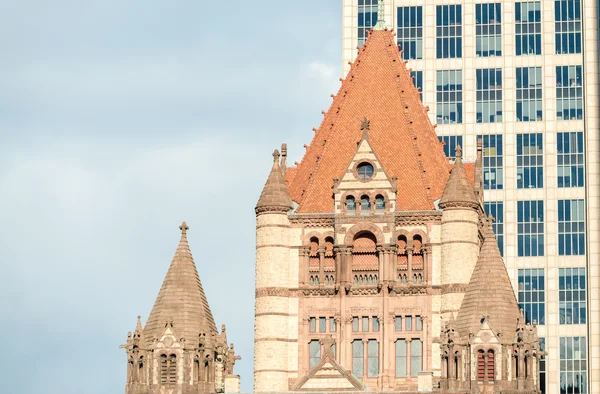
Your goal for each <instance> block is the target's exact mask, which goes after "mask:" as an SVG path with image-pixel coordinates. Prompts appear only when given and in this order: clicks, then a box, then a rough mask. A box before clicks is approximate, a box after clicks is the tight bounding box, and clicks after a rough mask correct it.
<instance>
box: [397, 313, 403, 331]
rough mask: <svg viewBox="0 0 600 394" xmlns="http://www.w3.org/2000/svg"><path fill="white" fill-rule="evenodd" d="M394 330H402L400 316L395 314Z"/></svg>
mask: <svg viewBox="0 0 600 394" xmlns="http://www.w3.org/2000/svg"><path fill="white" fill-rule="evenodd" d="M396 331H402V316H396Z"/></svg>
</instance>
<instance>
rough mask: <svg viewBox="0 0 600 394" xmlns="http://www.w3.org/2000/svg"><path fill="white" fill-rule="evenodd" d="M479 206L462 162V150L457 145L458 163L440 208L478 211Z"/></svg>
mask: <svg viewBox="0 0 600 394" xmlns="http://www.w3.org/2000/svg"><path fill="white" fill-rule="evenodd" d="M478 206H479V204H478V200H477V197H476V196H475V191H474V190H473V187H472V186H471V183H470V182H469V178H468V177H467V174H466V172H465V168H464V166H463V162H462V148H461V147H460V145H456V161H455V162H454V167H453V168H452V172H451V173H450V177H449V178H448V182H447V183H446V188H445V189H444V193H443V194H442V198H441V199H440V208H442V209H444V208H445V207H448V208H456V207H467V208H473V209H477V207H478Z"/></svg>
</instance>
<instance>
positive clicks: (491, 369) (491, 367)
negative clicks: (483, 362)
mask: <svg viewBox="0 0 600 394" xmlns="http://www.w3.org/2000/svg"><path fill="white" fill-rule="evenodd" d="M487 358H488V359H487V378H488V381H490V382H493V381H494V380H495V379H494V376H495V372H496V368H495V364H496V363H495V361H496V360H495V359H494V351H493V350H491V349H490V350H488V352H487Z"/></svg>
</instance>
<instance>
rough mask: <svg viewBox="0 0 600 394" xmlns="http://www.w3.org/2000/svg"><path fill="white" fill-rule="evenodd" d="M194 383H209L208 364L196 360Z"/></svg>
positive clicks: (198, 359)
mask: <svg viewBox="0 0 600 394" xmlns="http://www.w3.org/2000/svg"><path fill="white" fill-rule="evenodd" d="M194 381H195V382H196V383H198V382H207V381H208V362H207V361H204V360H201V359H200V358H196V359H195V360H194Z"/></svg>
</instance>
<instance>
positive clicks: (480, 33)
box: [475, 3, 502, 57]
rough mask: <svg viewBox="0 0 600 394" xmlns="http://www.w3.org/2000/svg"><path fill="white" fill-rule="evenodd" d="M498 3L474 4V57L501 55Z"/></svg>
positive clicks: (499, 7) (500, 21)
mask: <svg viewBox="0 0 600 394" xmlns="http://www.w3.org/2000/svg"><path fill="white" fill-rule="evenodd" d="M500 9H501V4H500V3H488V4H475V55H476V56H477V57H488V56H501V55H502V13H501V12H500Z"/></svg>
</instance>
